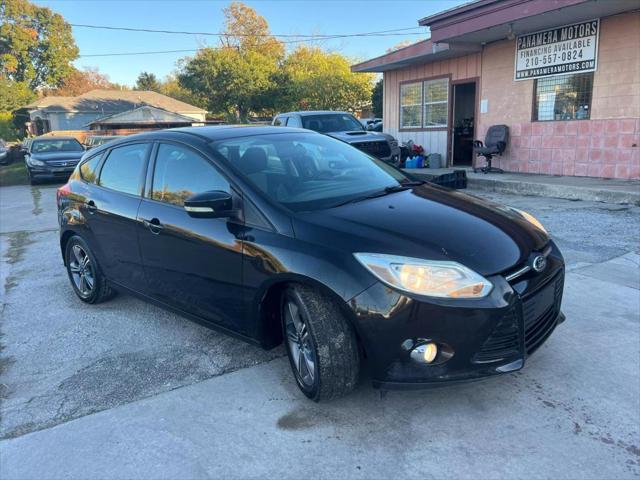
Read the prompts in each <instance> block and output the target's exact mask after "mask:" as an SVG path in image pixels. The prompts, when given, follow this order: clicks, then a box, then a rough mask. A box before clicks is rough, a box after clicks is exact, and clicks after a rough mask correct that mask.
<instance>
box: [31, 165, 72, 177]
mask: <svg viewBox="0 0 640 480" xmlns="http://www.w3.org/2000/svg"><path fill="white" fill-rule="evenodd" d="M27 168H28V169H29V175H30V176H31V178H38V179H44V178H59V179H67V178H69V176H71V174H72V173H73V171H74V169H75V168H76V165H75V164H73V165H69V166H67V167H51V166H48V165H47V166H44V167H40V166H31V165H28V166H27Z"/></svg>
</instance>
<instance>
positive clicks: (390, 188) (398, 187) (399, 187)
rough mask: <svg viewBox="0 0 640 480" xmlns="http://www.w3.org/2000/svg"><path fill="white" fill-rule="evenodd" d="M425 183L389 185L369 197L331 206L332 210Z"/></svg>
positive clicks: (419, 181) (356, 198)
mask: <svg viewBox="0 0 640 480" xmlns="http://www.w3.org/2000/svg"><path fill="white" fill-rule="evenodd" d="M424 183H425V182H424V181H422V180H418V181H415V182H414V181H412V182H405V183H401V184H399V185H390V186H388V187H384V190H382V191H380V192H375V193H372V194H369V195H364V196H362V197H355V198H352V199H349V200H347V201H344V202H340V203H338V204H336V205H333V207H332V208H335V207H341V206H342V205H347V204H349V203H358V202H362V201H363V200H369V199H371V198H379V197H384V196H385V195H389V194H390V193H396V192H402V191H404V190H409V189H410V188H411V187H416V186H418V185H423V184H424Z"/></svg>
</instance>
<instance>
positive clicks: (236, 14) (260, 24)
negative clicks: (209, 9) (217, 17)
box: [222, 2, 284, 59]
mask: <svg viewBox="0 0 640 480" xmlns="http://www.w3.org/2000/svg"><path fill="white" fill-rule="evenodd" d="M223 12H224V16H225V31H224V33H225V36H224V37H222V38H223V40H222V45H223V46H225V47H233V48H236V49H238V50H240V51H250V50H251V51H260V52H261V53H262V54H264V55H266V56H268V57H271V58H274V59H280V58H282V57H283V56H284V45H283V44H282V42H280V41H278V40H277V39H276V38H274V37H272V36H271V34H270V32H269V24H268V23H267V20H266V19H265V18H264V17H262V16H261V15H258V13H257V12H256V11H255V10H254V9H253V8H251V7H249V6H247V5H245V4H244V3H240V2H233V3H232V4H231V5H229V6H228V7H227V8H225V9H224V10H223Z"/></svg>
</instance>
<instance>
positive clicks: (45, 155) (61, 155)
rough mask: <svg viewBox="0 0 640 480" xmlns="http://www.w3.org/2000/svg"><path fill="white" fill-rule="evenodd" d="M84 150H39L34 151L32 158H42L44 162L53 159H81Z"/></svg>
mask: <svg viewBox="0 0 640 480" xmlns="http://www.w3.org/2000/svg"><path fill="white" fill-rule="evenodd" d="M84 153H85V152H84V150H83V151H80V152H38V153H32V154H31V158H34V159H36V160H41V161H43V162H48V161H52V160H71V161H77V160H80V158H81V157H82V155H84Z"/></svg>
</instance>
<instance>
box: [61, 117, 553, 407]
mask: <svg viewBox="0 0 640 480" xmlns="http://www.w3.org/2000/svg"><path fill="white" fill-rule="evenodd" d="M57 202H58V212H59V222H60V247H61V249H62V255H63V259H64V264H65V266H66V268H67V272H68V276H69V278H70V280H71V284H72V286H73V289H74V290H75V292H76V294H77V295H78V296H79V297H80V299H81V300H83V301H85V302H88V303H97V302H101V301H103V300H106V299H108V298H109V297H111V296H112V295H113V294H114V293H115V291H118V290H122V291H126V292H130V293H133V294H135V295H137V296H139V297H141V298H143V299H144V300H147V301H150V302H153V303H155V304H157V305H160V306H162V307H165V308H167V309H170V310H173V311H175V312H178V313H180V314H182V315H184V316H186V317H188V318H190V319H193V320H195V321H198V322H201V323H203V324H205V325H208V326H211V327H215V328H218V329H221V330H223V331H225V332H228V333H231V334H233V335H236V336H238V337H240V338H243V339H245V340H248V341H250V342H253V343H255V344H257V345H260V346H262V347H264V348H273V347H275V346H277V345H278V344H280V343H281V342H283V341H284V343H285V345H286V349H287V352H288V355H289V359H290V363H291V366H292V370H293V373H294V376H295V379H296V381H297V383H298V385H299V387H300V389H301V390H302V391H303V392H304V394H305V395H307V396H308V397H309V398H312V399H314V400H320V399H329V398H333V397H337V396H340V395H343V394H345V393H347V392H349V391H350V390H352V389H353V388H354V386H355V385H356V382H357V380H358V376H359V371H360V365H361V362H363V361H366V362H368V363H369V364H370V370H371V371H372V372H373V382H374V386H378V387H385V388H386V387H421V386H427V385H432V384H438V383H443V382H451V381H458V380H470V379H476V378H480V377H484V376H489V375H494V374H500V373H504V372H511V371H514V370H518V369H520V368H522V366H523V365H524V362H525V360H526V358H527V357H528V356H529V355H530V354H531V353H533V352H534V351H535V350H536V349H537V348H538V347H540V345H541V344H542V343H543V342H544V341H545V340H546V339H547V338H548V337H549V335H550V334H551V332H552V331H553V330H554V328H555V327H556V325H557V324H558V323H560V322H562V321H563V319H564V316H563V315H562V313H561V312H560V302H561V299H562V289H563V280H564V261H563V258H562V255H561V254H560V252H559V250H558V248H557V247H556V245H555V244H554V243H553V241H552V240H550V238H549V236H548V235H547V232H546V231H545V230H544V228H543V227H542V225H541V224H540V223H539V222H538V221H537V220H536V219H535V218H533V217H532V216H531V215H529V214H527V213H525V212H521V211H518V210H515V209H512V208H509V207H505V206H501V205H497V204H494V203H489V202H487V201H484V200H480V199H478V198H475V197H472V196H469V195H465V194H463V193H460V192H457V191H449V190H446V189H444V188H441V187H438V186H435V185H430V184H427V183H424V182H420V181H416V180H415V179H413V178H410V177H408V176H407V175H406V174H404V173H403V172H402V171H401V170H398V169H396V168H395V167H393V166H391V165H389V164H387V163H385V162H383V161H381V160H378V159H375V158H373V157H371V156H368V155H367V154H365V153H363V152H362V151H360V150H358V149H356V148H354V147H352V146H349V145H347V144H345V143H343V142H341V141H338V140H335V139H333V138H330V137H328V136H325V135H321V134H318V133H314V132H310V131H306V130H300V129H293V128H286V127H284V128H283V127H280V128H274V127H195V128H186V129H176V130H165V131H159V132H152V133H145V134H141V135H134V136H130V137H127V138H124V139H121V140H117V141H114V142H111V143H108V144H106V145H103V146H101V147H97V148H96V149H93V150H91V151H90V152H88V153H86V154H85V157H84V158H83V160H82V161H81V163H80V164H79V165H78V168H76V170H75V171H74V173H73V175H72V176H71V178H70V180H69V183H67V184H66V185H64V186H63V187H61V188H60V189H59V190H58V197H57Z"/></svg>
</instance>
